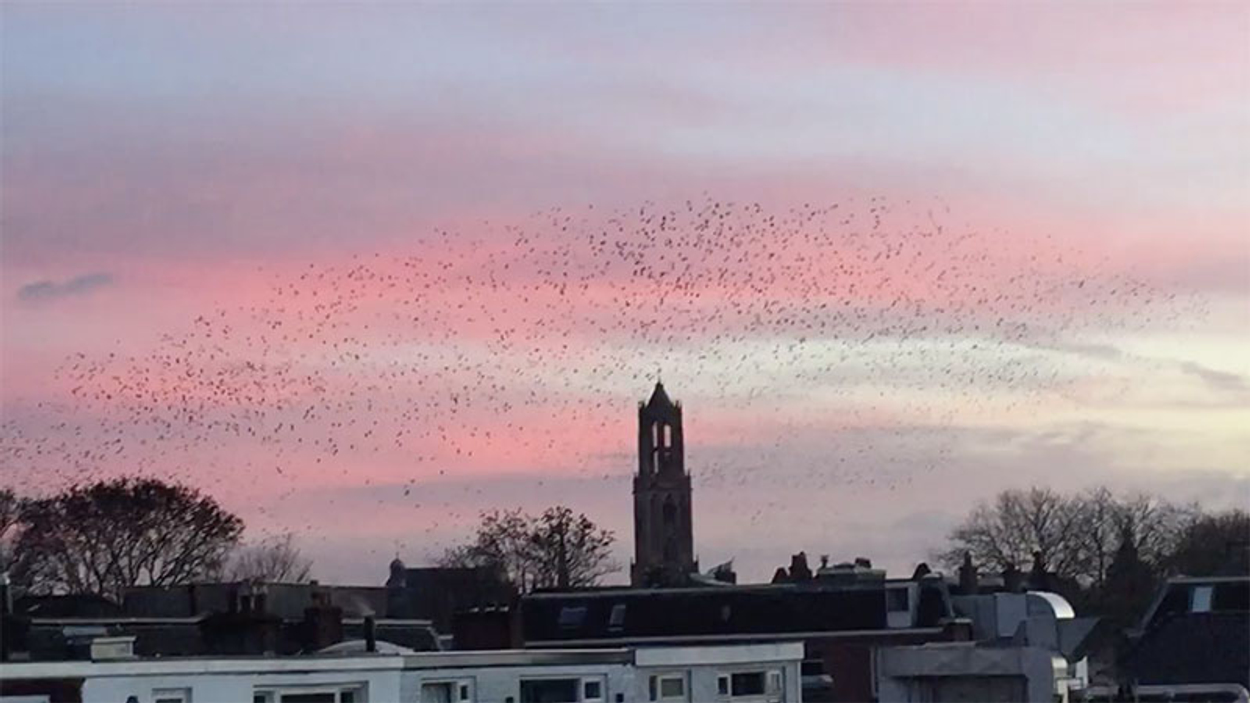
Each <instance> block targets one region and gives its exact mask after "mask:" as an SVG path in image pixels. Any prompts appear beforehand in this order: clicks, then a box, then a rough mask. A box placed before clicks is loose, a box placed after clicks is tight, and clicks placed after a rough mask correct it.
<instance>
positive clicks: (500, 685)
mask: <svg viewBox="0 0 1250 703" xmlns="http://www.w3.org/2000/svg"><path fill="white" fill-rule="evenodd" d="M588 677H594V678H602V679H603V680H604V684H605V696H604V698H603V700H604V701H605V702H606V703H612V702H613V701H615V700H616V694H617V693H624V694H625V700H626V701H628V702H629V703H633V702H634V700H635V699H634V698H633V693H632V692H633V690H634V671H633V667H631V666H629V665H627V664H583V665H575V666H550V665H543V666H501V667H489V668H485V667H478V668H466V669H420V670H415V671H414V670H411V669H409V670H407V671H405V672H404V676H403V683H402V685H401V693H402V695H403V697H402V699H401V700H402V701H404V702H405V703H416V702H417V701H420V700H421V684H422V683H425V682H440V681H464V680H468V681H471V682H472V687H473V701H475V703H504V702H505V701H506V700H507V699H508V697H509V696H511V697H512V699H513V702H514V703H520V700H521V679H566V678H568V679H572V678H576V679H581V678H588ZM643 700H645V699H643Z"/></svg>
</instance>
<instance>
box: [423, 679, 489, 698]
mask: <svg viewBox="0 0 1250 703" xmlns="http://www.w3.org/2000/svg"><path fill="white" fill-rule="evenodd" d="M426 684H429V685H431V686H450V687H451V703H473V701H474V700H475V699H474V697H473V694H474V690H473V679H472V678H463V679H458V678H452V679H421V681H420V687H419V688H418V689H417V695H418V696H420V695H421V693H422V691H423V690H424V689H425V686H426ZM462 689H463V690H462ZM462 693H463V694H464V695H463V696H462V695H461V694H462Z"/></svg>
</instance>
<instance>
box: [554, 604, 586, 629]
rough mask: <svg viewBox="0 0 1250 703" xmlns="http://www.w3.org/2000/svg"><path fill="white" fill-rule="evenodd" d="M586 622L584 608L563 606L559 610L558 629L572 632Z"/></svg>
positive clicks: (582, 606)
mask: <svg viewBox="0 0 1250 703" xmlns="http://www.w3.org/2000/svg"><path fill="white" fill-rule="evenodd" d="M585 621H586V606H584V605H578V606H565V607H563V608H560V621H559V624H560V629H562V630H573V629H577V628H579V627H581V626H582V623H583V622H585Z"/></svg>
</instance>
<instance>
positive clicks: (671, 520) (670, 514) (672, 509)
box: [664, 496, 677, 528]
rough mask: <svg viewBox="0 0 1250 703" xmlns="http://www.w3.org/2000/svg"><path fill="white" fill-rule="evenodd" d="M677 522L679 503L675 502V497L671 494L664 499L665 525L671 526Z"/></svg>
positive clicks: (666, 526)
mask: <svg viewBox="0 0 1250 703" xmlns="http://www.w3.org/2000/svg"><path fill="white" fill-rule="evenodd" d="M676 524H677V504H676V503H674V502H673V497H672V496H669V497H668V498H666V499H665V500H664V527H665V528H670V527H673V526H674V525H676Z"/></svg>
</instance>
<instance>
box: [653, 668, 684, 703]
mask: <svg viewBox="0 0 1250 703" xmlns="http://www.w3.org/2000/svg"><path fill="white" fill-rule="evenodd" d="M689 679H690V677H689V675H688V673H687V672H685V671H657V672H655V673H653V674H651V675H650V676H649V679H648V683H647V692H648V694H649V696H648V698H649V699H650V700H652V701H655V702H656V703H671V702H673V701H688V700H690V681H689ZM665 681H680V682H681V694H680V695H678V696H665V695H664V682H665Z"/></svg>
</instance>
